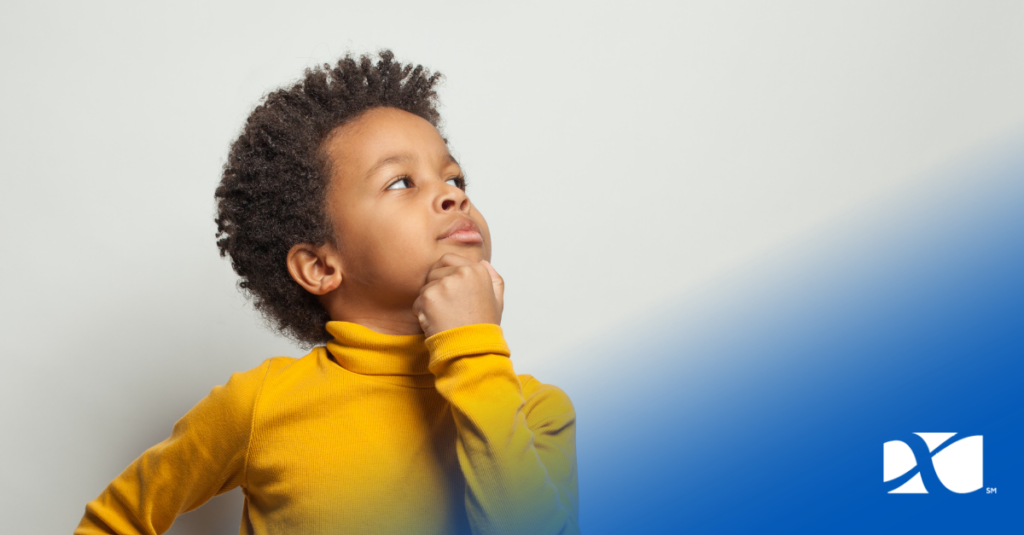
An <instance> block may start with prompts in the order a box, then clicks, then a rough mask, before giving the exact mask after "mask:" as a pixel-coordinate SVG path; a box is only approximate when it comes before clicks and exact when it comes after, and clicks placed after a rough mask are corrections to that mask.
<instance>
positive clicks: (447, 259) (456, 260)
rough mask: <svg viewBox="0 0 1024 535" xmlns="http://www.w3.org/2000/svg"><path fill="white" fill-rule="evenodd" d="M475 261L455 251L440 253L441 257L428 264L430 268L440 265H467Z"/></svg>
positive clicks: (439, 266)
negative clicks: (430, 264) (432, 263)
mask: <svg viewBox="0 0 1024 535" xmlns="http://www.w3.org/2000/svg"><path fill="white" fill-rule="evenodd" d="M475 263H476V262H474V261H472V260H470V259H468V258H466V257H464V256H461V255H457V254H455V253H445V254H443V255H441V258H438V259H437V262H434V265H432V266H430V269H437V268H441V267H449V266H468V265H472V264H475Z"/></svg>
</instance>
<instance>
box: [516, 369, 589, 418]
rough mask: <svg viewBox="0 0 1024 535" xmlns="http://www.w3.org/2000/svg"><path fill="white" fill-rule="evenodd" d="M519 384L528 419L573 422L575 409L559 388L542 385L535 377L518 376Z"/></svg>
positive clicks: (566, 395)
mask: <svg viewBox="0 0 1024 535" xmlns="http://www.w3.org/2000/svg"><path fill="white" fill-rule="evenodd" d="M519 384H520V385H522V387H523V398H524V399H525V400H526V407H525V411H526V415H527V418H528V419H534V418H543V419H549V418H557V419H559V420H572V421H575V419H576V409H575V407H573V404H572V400H570V399H569V395H568V394H566V393H565V391H564V390H562V389H561V388H558V387H557V386H555V385H549V384H545V383H542V382H540V381H539V380H537V378H536V377H534V376H532V375H525V374H523V375H519Z"/></svg>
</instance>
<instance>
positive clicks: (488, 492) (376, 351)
mask: <svg viewBox="0 0 1024 535" xmlns="http://www.w3.org/2000/svg"><path fill="white" fill-rule="evenodd" d="M327 330H328V332H329V333H330V334H331V335H332V336H333V337H334V340H332V341H331V342H328V344H327V346H326V348H325V347H317V348H314V349H313V350H312V351H311V352H310V353H309V354H308V355H306V356H305V357H303V358H301V359H294V358H288V357H276V358H272V359H269V360H267V361H265V362H264V363H263V364H262V365H261V366H259V367H257V368H254V369H252V370H249V371H247V372H240V373H235V374H233V375H232V376H231V378H230V380H229V381H228V382H227V384H225V385H223V386H218V387H215V388H214V389H213V390H212V391H211V392H210V394H209V395H208V396H207V397H206V398H204V399H203V400H202V401H200V402H199V403H198V404H197V405H196V406H195V407H194V408H192V410H190V411H189V412H188V413H187V414H186V415H185V416H184V417H182V419H181V420H179V421H178V422H177V423H176V424H175V426H174V430H173V433H172V434H171V436H170V437H169V438H168V439H167V440H164V441H163V442H161V443H159V444H157V445H155V446H153V447H152V448H150V449H148V450H146V452H145V453H143V454H142V455H141V456H140V457H139V458H138V459H136V460H135V461H134V462H133V463H132V464H131V465H130V466H129V467H128V468H126V469H125V471H124V472H122V473H121V475H120V476H118V477H117V479H115V480H114V481H113V482H112V483H111V484H110V485H109V486H108V487H107V489H106V490H104V491H103V493H102V494H101V495H100V496H99V497H98V498H97V499H96V500H93V501H92V502H90V503H89V504H88V505H87V506H86V513H85V516H84V517H83V518H82V521H81V523H80V524H79V526H78V529H76V530H75V533H76V535H91V534H96V533H122V534H128V533H131V534H135V533H146V534H153V533H163V532H164V531H166V530H168V529H169V528H170V526H171V523H172V522H174V519H175V517H176V516H177V515H179V514H181V513H184V512H186V511H190V510H192V509H195V508H196V507H199V506H200V505H202V504H203V503H204V502H206V501H207V500H209V499H210V498H212V497H213V496H215V495H217V494H221V493H223V492H227V491H228V490H231V489H232V488H234V487H236V486H241V487H242V488H243V490H244V492H245V506H244V509H243V511H242V525H241V533H243V534H245V533H256V534H336V533H367V534H369V533H373V534H384V535H390V534H448V533H476V534H484V533H486V534H492V533H493V534H531V535H543V534H555V533H566V534H569V533H579V528H578V524H577V518H578V489H577V479H576V449H575V422H576V417H575V412H574V411H573V407H572V403H571V402H570V401H569V398H568V396H566V395H565V393H564V392H562V391H561V390H560V389H558V388H557V387H554V386H551V385H545V384H542V383H540V382H539V381H537V380H536V379H534V378H533V377H530V376H529V375H519V376H517V375H516V374H515V373H514V372H513V369H512V363H511V360H510V359H509V358H508V357H509V349H508V346H507V345H506V344H505V340H504V337H503V336H502V331H501V327H499V326H497V325H492V324H478V325H468V326H464V327H458V328H456V329H450V330H448V331H444V332H441V333H438V334H436V335H434V336H431V337H430V338H426V339H424V337H423V335H401V336H396V335H386V334H381V333H377V332H375V331H373V330H371V329H368V328H366V327H363V326H361V325H358V324H355V323H349V322H342V321H332V322H329V323H328V324H327Z"/></svg>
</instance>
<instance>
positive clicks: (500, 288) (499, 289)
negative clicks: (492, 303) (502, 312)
mask: <svg viewBox="0 0 1024 535" xmlns="http://www.w3.org/2000/svg"><path fill="white" fill-rule="evenodd" d="M480 263H481V264H483V265H484V267H485V268H487V272H488V273H490V274H491V287H492V288H493V289H494V298H495V299H497V300H498V308H499V309H502V308H504V306H505V301H504V299H505V280H504V279H502V278H501V275H498V271H497V270H495V269H494V266H492V265H491V263H490V262H488V261H486V260H481V261H480Z"/></svg>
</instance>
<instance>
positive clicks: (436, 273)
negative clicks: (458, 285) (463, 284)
mask: <svg viewBox="0 0 1024 535" xmlns="http://www.w3.org/2000/svg"><path fill="white" fill-rule="evenodd" d="M457 269H459V266H445V267H439V268H434V269H431V270H430V272H429V273H427V282H433V281H436V280H437V279H441V278H444V277H447V276H448V275H451V274H452V273H455V271H456V270H457Z"/></svg>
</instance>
